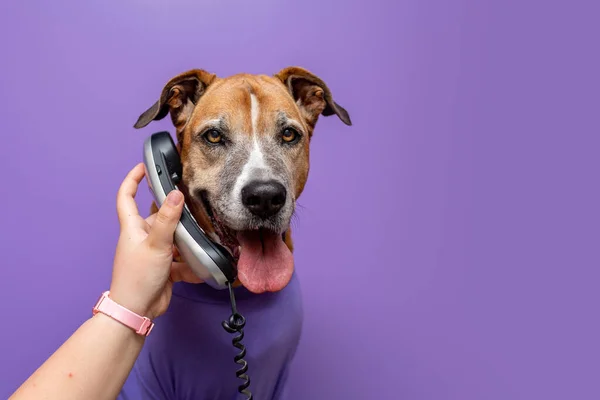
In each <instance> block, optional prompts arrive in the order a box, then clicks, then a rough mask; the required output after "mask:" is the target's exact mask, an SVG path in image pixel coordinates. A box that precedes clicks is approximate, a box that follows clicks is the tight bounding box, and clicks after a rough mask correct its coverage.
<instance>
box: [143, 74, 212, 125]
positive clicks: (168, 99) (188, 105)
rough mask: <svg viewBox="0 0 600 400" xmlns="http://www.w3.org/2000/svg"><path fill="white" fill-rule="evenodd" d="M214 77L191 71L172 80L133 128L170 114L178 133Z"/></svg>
mask: <svg viewBox="0 0 600 400" xmlns="http://www.w3.org/2000/svg"><path fill="white" fill-rule="evenodd" d="M216 77H217V76H216V75H215V74H211V73H209V72H206V71H204V70H201V69H193V70H190V71H187V72H184V73H182V74H180V75H177V76H176V77H174V78H172V79H171V80H170V81H169V82H167V84H166V85H165V86H164V88H163V90H162V93H161V94H160V98H159V99H158V101H157V102H156V103H154V105H153V106H152V107H150V108H149V109H147V110H146V111H144V112H143V113H142V115H140V117H139V118H138V120H137V122H136V123H135V125H134V128H137V129H139V128H143V127H145V126H146V125H148V124H149V123H150V122H152V121H158V120H161V119H163V118H164V117H166V116H167V114H168V113H169V112H170V113H171V119H172V121H173V125H174V126H175V128H176V129H177V131H178V132H180V130H181V129H182V128H183V127H184V126H185V124H186V122H187V121H188V119H189V118H190V116H191V115H192V111H193V110H194V106H195V105H196V102H197V101H198V99H199V98H200V96H202V94H203V93H204V91H205V90H206V88H207V87H208V86H209V85H210V84H211V83H212V82H213V81H214V80H215V79H216Z"/></svg>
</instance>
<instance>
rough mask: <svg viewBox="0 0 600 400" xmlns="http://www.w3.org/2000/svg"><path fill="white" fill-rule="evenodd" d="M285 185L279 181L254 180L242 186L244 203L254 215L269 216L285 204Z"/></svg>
mask: <svg viewBox="0 0 600 400" xmlns="http://www.w3.org/2000/svg"><path fill="white" fill-rule="evenodd" d="M285 198H286V193H285V187H284V186H283V185H282V184H281V183H279V182H277V181H253V182H250V183H248V184H247V185H246V186H244V187H243V188H242V203H244V206H246V208H247V209H248V210H249V211H250V212H251V213H252V214H254V215H256V216H258V217H261V218H269V217H272V216H273V215H275V214H277V212H279V210H281V207H283V205H284V204H285Z"/></svg>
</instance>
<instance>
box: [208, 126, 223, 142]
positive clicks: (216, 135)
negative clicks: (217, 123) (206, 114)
mask: <svg viewBox="0 0 600 400" xmlns="http://www.w3.org/2000/svg"><path fill="white" fill-rule="evenodd" d="M204 138H205V139H206V141H207V142H208V143H210V144H219V143H221V141H222V140H223V135H221V132H219V131H218V130H216V129H211V130H209V131H207V132H206V133H205V134H204Z"/></svg>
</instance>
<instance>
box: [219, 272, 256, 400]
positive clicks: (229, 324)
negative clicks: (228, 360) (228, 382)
mask: <svg viewBox="0 0 600 400" xmlns="http://www.w3.org/2000/svg"><path fill="white" fill-rule="evenodd" d="M227 286H228V287H229V298H230V299H231V316H230V317H229V321H223V323H222V325H223V328H225V330H226V331H227V332H228V333H238V335H237V336H235V337H234V338H233V339H232V340H231V343H233V346H234V347H236V348H238V349H239V350H240V352H239V353H238V354H236V355H235V357H233V361H235V363H236V364H238V365H241V368H240V369H238V370H237V371H236V372H235V375H236V376H237V377H238V378H239V379H241V380H243V381H244V383H242V384H241V385H240V386H238V392H240V393H241V394H243V395H245V396H246V398H247V399H248V400H252V393H250V391H249V390H248V387H249V386H250V378H249V377H248V375H247V374H246V372H247V371H248V362H247V361H246V360H244V357H245V356H246V347H245V346H244V345H243V344H242V343H241V341H242V339H244V325H246V319H245V318H244V317H243V316H242V315H241V314H240V313H238V312H237V307H236V305H235V296H234V294H233V286H231V282H227Z"/></svg>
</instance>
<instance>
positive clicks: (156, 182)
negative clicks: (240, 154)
mask: <svg viewBox="0 0 600 400" xmlns="http://www.w3.org/2000/svg"><path fill="white" fill-rule="evenodd" d="M144 164H145V167H146V180H147V181H148V186H149V188H150V191H151V193H152V195H153V196H154V200H155V201H156V203H157V205H158V206H159V207H160V205H162V203H163V202H164V201H165V199H166V197H167V195H168V194H169V192H171V191H172V190H175V189H177V184H178V183H179V182H181V176H182V173H183V168H182V165H181V159H180V157H179V152H178V151H177V148H176V147H175V143H174V142H173V138H172V137H171V135H170V134H169V132H164V131H163V132H158V133H155V134H153V135H151V136H150V137H148V139H146V142H145V143H144ZM174 239H175V244H176V246H177V249H178V250H179V253H180V254H181V256H182V257H183V259H184V260H185V262H186V263H187V264H188V265H189V266H190V268H191V269H192V271H194V273H195V274H196V275H197V276H198V277H199V278H200V279H202V280H203V281H204V282H206V283H207V284H209V285H210V286H212V287H214V288H216V289H227V287H228V282H229V283H231V282H233V281H234V280H235V278H236V272H237V271H236V267H235V261H234V260H233V257H232V256H231V254H230V253H229V251H227V250H226V249H225V248H224V247H223V246H221V245H220V244H218V243H215V242H214V241H212V240H211V239H210V238H209V237H208V236H207V235H206V233H205V232H204V230H202V228H201V227H200V226H199V225H198V223H197V222H196V220H195V219H194V217H193V216H192V214H191V213H190V211H189V209H188V208H187V206H185V207H184V208H183V212H182V214H181V219H180V221H179V224H178V225H177V228H176V230H175V237H174Z"/></svg>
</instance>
